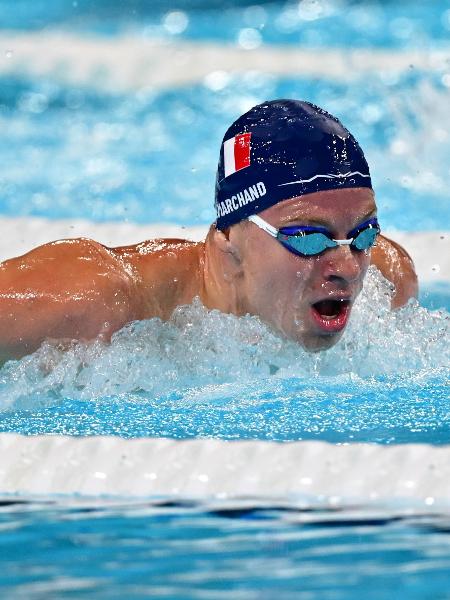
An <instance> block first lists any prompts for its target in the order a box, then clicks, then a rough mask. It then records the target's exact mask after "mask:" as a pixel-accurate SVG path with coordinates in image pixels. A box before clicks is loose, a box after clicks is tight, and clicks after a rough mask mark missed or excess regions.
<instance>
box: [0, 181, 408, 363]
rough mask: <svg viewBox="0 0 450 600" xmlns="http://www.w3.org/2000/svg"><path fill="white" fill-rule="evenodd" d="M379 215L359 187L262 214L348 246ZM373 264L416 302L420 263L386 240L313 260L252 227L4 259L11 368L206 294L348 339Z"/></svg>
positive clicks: (219, 303)
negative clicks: (53, 346)
mask: <svg viewBox="0 0 450 600" xmlns="http://www.w3.org/2000/svg"><path fill="white" fill-rule="evenodd" d="M375 214H376V206H375V201H374V197H373V194H372V192H371V191H370V190H367V189H365V188H356V189H348V190H332V191H326V192H318V193H316V194H308V195H307V196H302V197H299V198H293V199H291V200H286V201H284V202H281V203H279V204H277V205H275V206H273V207H270V208H269V209H267V210H265V211H263V212H261V213H260V216H261V217H262V218H263V219H264V220H266V221H267V222H268V223H270V224H271V225H273V226H275V227H276V228H280V227H283V226H288V225H316V224H318V225H321V226H324V227H326V228H327V229H329V231H330V232H331V233H332V235H333V237H335V238H337V239H345V238H346V237H347V234H348V232H349V231H351V230H352V229H353V228H355V227H356V226H357V225H359V224H360V223H362V222H363V221H365V220H367V219H368V218H370V217H372V216H373V215H375ZM370 263H372V264H375V265H376V266H377V267H378V268H379V269H380V271H381V272H382V273H383V274H384V275H385V277H387V278H388V279H390V280H391V281H392V282H393V283H394V285H395V287H396V294H395V296H394V299H393V308H396V307H399V306H401V305H403V304H405V303H406V302H407V300H408V299H409V298H410V297H413V296H416V295H417V278H416V275H415V272H414V266H413V264H412V261H411V259H410V258H409V256H408V255H407V253H406V252H405V251H404V250H403V249H402V248H400V247H399V246H398V245H396V244H394V243H393V242H391V241H390V240H387V239H386V238H384V237H382V236H379V241H378V244H377V247H375V248H373V249H372V251H371V252H370V251H369V252H364V251H363V252H360V251H357V250H354V249H352V248H350V247H349V246H340V247H338V248H332V249H329V250H327V251H325V252H324V253H323V254H321V255H319V256H316V257H308V258H304V257H299V256H296V255H294V254H292V253H291V252H289V251H288V250H286V248H284V247H283V246H282V245H281V244H280V243H279V242H278V241H277V240H276V239H274V238H272V237H271V236H269V235H268V234H267V233H266V232H264V231H262V230H261V229H259V228H258V227H257V226H256V225H255V224H253V223H251V222H248V221H243V222H241V223H238V224H236V225H234V226H233V227H231V228H230V229H229V230H228V231H225V232H221V231H218V230H216V229H215V227H214V226H212V227H211V228H210V231H209V233H208V235H207V238H206V240H205V242H201V243H193V242H188V241H186V240H152V241H148V242H143V243H141V244H137V245H132V246H125V247H119V248H106V247H105V246H102V245H101V244H99V243H97V242H94V241H92V240H86V239H76V240H62V241H59V242H53V243H50V244H45V245H44V246H41V247H39V248H36V249H35V250H32V251H31V252H29V253H28V254H25V255H24V256H21V257H18V258H14V259H11V260H8V261H5V262H4V263H1V264H0V361H1V360H6V359H8V358H18V357H20V356H23V355H25V354H28V353H30V352H32V351H34V350H35V349H36V348H38V347H39V345H40V344H41V343H42V341H43V340H45V339H53V340H55V339H56V340H73V339H76V340H92V339H94V338H97V337H100V338H102V339H104V340H106V341H108V340H109V339H110V337H111V335H112V333H113V332H114V331H117V330H118V329H120V328H121V327H123V326H124V325H125V324H126V323H128V322H130V321H133V320H137V319H147V318H151V317H160V318H162V319H168V318H169V317H170V315H171V313H172V312H173V310H174V309H175V308H176V307H177V306H179V305H182V304H188V303H190V302H191V301H192V300H193V298H195V297H196V296H198V297H199V298H200V299H201V301H202V302H203V304H204V305H205V306H206V307H207V308H216V309H218V310H221V311H222V312H226V313H233V314H236V315H238V316H239V315H244V314H248V313H249V314H253V315H258V316H260V317H261V319H262V320H263V321H265V322H266V323H267V324H269V325H270V326H271V327H273V328H274V329H275V330H277V331H278V332H279V333H280V334H282V335H284V336H286V337H287V338H289V339H293V340H295V341H298V342H299V343H301V344H302V345H303V346H304V347H305V348H307V349H309V350H312V351H315V350H320V349H326V348H329V347H330V346H332V345H333V344H335V343H336V342H337V340H338V339H339V337H340V336H341V335H342V332H343V330H344V329H345V326H346V323H347V320H348V316H349V314H350V311H351V307H352V305H353V303H354V301H355V299H356V297H357V295H358V294H359V292H360V290H361V287H362V283H363V279H364V275H365V273H366V271H367V268H368V266H369V264H370ZM325 300H332V301H333V302H331V304H330V303H328V304H327V303H324V302H323V301H325ZM317 303H319V304H317Z"/></svg>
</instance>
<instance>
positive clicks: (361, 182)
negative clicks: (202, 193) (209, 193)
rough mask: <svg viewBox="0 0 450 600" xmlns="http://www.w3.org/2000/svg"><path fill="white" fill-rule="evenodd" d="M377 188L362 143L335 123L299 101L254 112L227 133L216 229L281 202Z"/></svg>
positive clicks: (273, 104) (280, 102)
mask: <svg viewBox="0 0 450 600" xmlns="http://www.w3.org/2000/svg"><path fill="white" fill-rule="evenodd" d="M355 187H365V188H372V182H371V179H370V173H369V166H368V164H367V162H366V159H365V158H364V154H363V152H362V150H361V148H360V147H359V144H358V142H357V141H356V140H355V138H354V137H353V136H352V134H351V133H350V132H349V131H347V129H345V127H344V126H343V125H342V124H341V123H340V121H339V120H338V119H336V117H333V116H332V115H330V114H329V113H327V112H326V111H325V110H323V109H321V108H319V107H318V106H315V105H314V104H310V103H309V102H301V101H298V100H273V101H271V102H264V103H263V104H259V105H258V106H255V107H253V108H252V109H250V110H249V111H248V112H247V113H245V114H244V115H242V116H241V117H239V119H237V121H235V122H234V123H233V124H232V125H231V127H230V128H229V129H228V131H227V132H226V134H225V136H224V138H223V142H222V147H221V150H220V159H219V166H218V169H217V179H216V199H215V208H216V212H217V221H216V227H217V229H225V228H226V227H229V226H230V225H233V224H234V223H238V222H239V221H241V220H242V219H245V218H247V217H249V216H250V215H253V214H255V213H258V212H261V211H262V210H264V209H265V208H268V207H269V206H272V205H274V204H277V203H278V202H280V201H281V200H287V199H289V198H295V197H296V196H303V195H304V194H311V193H312V192H318V191H321V190H334V189H340V188H355Z"/></svg>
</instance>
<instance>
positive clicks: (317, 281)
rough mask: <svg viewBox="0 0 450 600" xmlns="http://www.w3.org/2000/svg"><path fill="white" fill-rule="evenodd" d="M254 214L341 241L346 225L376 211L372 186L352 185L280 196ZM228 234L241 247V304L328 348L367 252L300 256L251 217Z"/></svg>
mask: <svg viewBox="0 0 450 600" xmlns="http://www.w3.org/2000/svg"><path fill="white" fill-rule="evenodd" d="M259 216H260V217H261V218H263V219H264V220H265V221H267V222H268V223H270V224H271V225H273V226H274V227H276V228H277V229H279V228H281V227H288V226H294V225H319V226H321V227H325V228H326V229H328V230H329V231H330V232H331V234H332V236H333V238H334V239H346V238H347V235H348V233H349V232H350V231H351V230H352V229H354V228H355V227H357V226H358V225H360V224H362V223H363V222H364V221H367V220H368V219H369V218H371V217H374V216H376V205H375V200H374V195H373V192H372V191H371V190H369V189H366V188H351V189H343V190H330V191H324V192H317V193H314V194H308V195H307V196H300V197H298V198H293V199H290V200H285V201H284V202H281V203H279V204H276V205H275V206H272V207H270V208H268V209H266V210H264V211H262V212H261V213H259ZM233 230H235V231H233ZM230 233H232V236H231V237H234V238H235V240H236V243H237V244H238V246H239V252H240V257H241V260H242V277H241V281H240V283H239V287H240V292H241V294H242V297H243V298H245V303H246V305H247V310H248V311H249V312H250V313H252V314H256V315H259V316H260V317H261V318H262V319H263V320H264V321H265V322H267V323H268V324H270V325H272V326H273V327H275V328H276V329H277V330H278V331H280V332H281V333H283V334H284V335H286V336H287V337H288V338H290V339H293V340H295V341H297V342H299V343H301V344H302V345H303V346H304V347H305V348H306V349H308V350H311V351H317V350H323V349H327V348H330V347H331V346H333V345H334V344H335V343H336V342H337V341H338V340H339V338H340V337H341V335H342V333H343V331H344V329H345V327H346V325H347V322H348V318H349V315H350V311H351V308H352V306H353V303H354V301H355V299H356V297H357V296H358V294H359V292H360V291H361V288H362V284H363V280H364V276H365V274H366V271H367V268H368V267H369V264H370V251H358V250H355V249H353V248H351V247H350V246H338V247H337V248H330V249H327V250H326V251H325V252H323V253H322V254H320V255H318V256H311V257H302V256H297V255H295V254H293V253H292V252H289V251H288V250H287V249H286V248H284V247H283V246H282V245H281V244H280V243H279V242H278V241H277V240H276V239H275V238H273V237H271V236H270V235H268V234H267V233H266V232H265V231H262V230H261V229H260V228H258V227H257V226H256V225H255V224H254V223H251V222H248V221H244V222H242V223H240V224H239V226H238V227H236V228H234V227H233V228H231V232H230ZM231 237H230V240H231Z"/></svg>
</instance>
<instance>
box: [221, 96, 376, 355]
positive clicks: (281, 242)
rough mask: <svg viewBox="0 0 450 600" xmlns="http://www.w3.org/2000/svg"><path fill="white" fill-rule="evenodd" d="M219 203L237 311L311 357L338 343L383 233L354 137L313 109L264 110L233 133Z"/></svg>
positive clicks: (283, 105) (278, 105)
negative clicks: (374, 246)
mask: <svg viewBox="0 0 450 600" xmlns="http://www.w3.org/2000/svg"><path fill="white" fill-rule="evenodd" d="M215 205H216V210H217V221H216V231H215V233H214V240H215V243H216V245H217V246H218V248H220V250H222V255H223V260H224V264H226V269H227V272H228V273H233V274H234V275H233V276H231V279H230V277H229V279H230V281H231V287H233V294H234V296H235V297H236V299H237V300H236V301H237V304H238V305H239V310H238V312H239V311H240V312H249V313H251V314H257V315H259V316H260V317H261V318H262V319H263V320H264V321H266V322H268V323H269V324H271V325H272V326H274V327H275V328H276V329H278V330H279V331H280V332H282V333H284V334H285V335H286V336H287V337H289V338H291V339H294V340H296V341H298V342H300V343H301V344H303V346H305V347H306V348H308V349H310V350H319V349H324V348H328V347H330V346H332V345H333V344H334V343H335V342H336V341H337V340H338V339H339V337H340V335H341V334H342V332H343V330H344V327H345V325H346V323H347V319H348V315H349V312H350V308H351V306H352V304H353V302H354V300H355V298H356V296H357V295H358V293H359V291H360V290H361V287H362V282H363V278H364V275H365V272H366V270H367V267H368V266H369V263H370V251H369V246H370V244H371V242H373V238H374V235H373V234H374V231H372V229H373V230H375V228H376V223H375V222H374V221H373V218H374V217H375V216H376V206H375V201H374V195H373V191H372V187H371V180H370V173H369V168H368V165H367V162H366V160H365V158H364V155H363V153H362V150H361V148H360V147H359V145H358V143H357V141H356V140H355V138H354V137H353V136H352V135H351V134H350V133H349V132H348V131H347V130H346V129H345V128H344V127H343V126H342V125H341V123H340V122H339V121H338V120H337V119H336V118H335V117H333V116H331V115H330V114H328V113H326V112H325V111H323V110H322V109H320V108H318V107H316V106H314V105H312V104H309V103H307V102H298V101H293V100H278V101H273V102H266V103H264V104H261V105H259V106H256V107H254V108H253V109H251V110H250V111H249V112H248V113H246V114H245V115H243V116H242V117H240V118H239V119H238V120H237V121H236V122H235V123H233V125H232V126H231V127H230V128H229V129H228V131H227V133H226V134H225V136H224V140H223V143H222V148H221V155H220V161H219V168H218V174H217V181H216V202H215ZM252 215H257V216H258V218H259V219H258V218H257V219H255V222H251V221H249V220H248V217H250V218H251V219H252V218H253V217H252ZM261 219H263V221H261ZM361 226H362V227H363V228H365V231H364V232H363V233H362V234H361V233H360V228H361ZM292 227H293V228H294V229H289V228H292ZM286 228H288V229H286ZM264 229H265V230H264ZM280 229H281V230H282V231H281V232H279V231H278V230H280ZM286 233H287V234H288V235H285V234H286ZM292 233H293V234H294V235H293V236H290V234H292ZM356 237H357V238H358V239H357V240H356V241H355V242H353V243H352V245H349V244H350V240H349V238H352V239H353V238H356ZM331 239H334V240H338V243H336V242H333V241H331ZM343 240H345V241H343ZM235 310H236V309H235Z"/></svg>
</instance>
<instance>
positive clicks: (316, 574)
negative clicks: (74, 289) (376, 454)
mask: <svg viewBox="0 0 450 600" xmlns="http://www.w3.org/2000/svg"><path fill="white" fill-rule="evenodd" d="M305 521H306V522H305ZM308 521H309V522H308ZM0 527H2V529H3V528H4V527H5V528H6V530H5V529H3V531H2V534H1V546H2V553H1V554H0V564H1V565H2V567H3V568H2V574H1V575H0V589H1V590H2V597H3V598H27V599H35V598H93V597H95V598H148V597H150V596H151V597H155V598H171V599H174V598H177V599H178V598H183V599H186V600H191V599H198V598H229V597H233V598H236V599H239V600H260V599H261V598H263V599H267V600H272V599H273V598H281V599H283V600H288V599H289V600H297V599H300V600H310V599H312V598H313V599H315V598H317V599H319V598H320V600H348V599H349V598H358V599H360V598H361V597H364V598H369V599H373V600H378V599H380V598H394V597H401V598H408V600H423V599H425V598H426V599H433V600H445V599H448V598H449V597H450V595H449V592H448V572H449V568H450V536H449V529H448V521H446V520H444V519H438V518H434V519H431V518H430V517H426V516H419V517H415V518H409V519H398V518H395V517H389V516H375V517H368V518H367V517H366V518H364V516H363V517H361V516H357V515H349V514H347V515H346V514H342V513H339V512H336V511H335V512H333V511H330V512H326V511H320V510H318V511H316V512H315V513H309V514H308V513H303V514H302V513H301V512H295V511H292V512H289V511H280V510H277V508H276V507H274V508H272V509H265V510H258V509H257V508H255V509H249V510H234V511H233V510H229V511H226V510H225V511H217V512H211V511H206V512H205V511H202V510H201V509H200V508H199V507H195V506H194V507H189V505H185V506H182V505H181V506H176V505H175V506H170V503H169V504H168V505H166V506H164V504H163V505H162V506H160V507H159V508H155V507H151V506H148V505H146V504H145V503H142V504H140V505H138V506H137V507H130V506H128V507H127V506H120V505H119V506H118V507H112V508H99V507H97V508H96V507H95V506H94V507H91V508H89V509H86V508H83V507H77V506H76V505H75V506H72V507H70V506H69V507H66V506H64V505H63V506H61V505H52V504H47V505H45V504H41V505H33V504H23V505H20V504H19V505H17V504H14V503H11V504H10V505H5V506H3V507H1V508H0ZM350 565H351V567H349V566H350Z"/></svg>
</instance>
